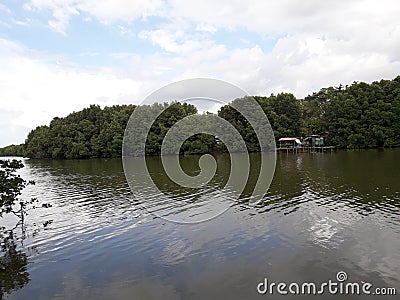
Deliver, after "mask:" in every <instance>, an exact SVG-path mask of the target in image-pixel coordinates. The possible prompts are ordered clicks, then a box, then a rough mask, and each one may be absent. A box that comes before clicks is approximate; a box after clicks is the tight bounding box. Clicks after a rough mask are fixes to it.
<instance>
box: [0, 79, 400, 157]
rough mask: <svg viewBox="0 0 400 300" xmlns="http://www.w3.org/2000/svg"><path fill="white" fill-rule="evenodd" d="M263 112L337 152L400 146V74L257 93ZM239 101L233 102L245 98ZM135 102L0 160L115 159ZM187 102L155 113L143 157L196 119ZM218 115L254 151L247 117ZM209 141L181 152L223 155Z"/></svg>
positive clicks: (94, 113) (194, 141)
mask: <svg viewBox="0 0 400 300" xmlns="http://www.w3.org/2000/svg"><path fill="white" fill-rule="evenodd" d="M254 99H256V101H257V102H258V103H259V104H260V106H261V107H262V109H263V111H264V112H265V114H266V115H267V117H268V119H269V121H270V123H271V126H272V129H273V131H274V134H275V138H276V139H279V138H281V137H285V136H289V137H305V136H308V135H311V134H324V136H326V139H325V141H326V143H327V144H328V145H333V146H337V147H339V148H370V147H399V146H400V76H398V77H396V78H395V79H393V80H381V81H379V82H378V81H376V82H373V83H371V84H367V83H362V82H361V83H358V82H354V83H353V84H351V85H350V86H342V85H340V86H339V87H329V88H323V89H321V90H320V91H319V92H316V93H313V94H312V95H309V96H307V97H305V98H304V99H297V98H296V97H295V96H294V95H293V94H290V93H280V94H278V95H273V94H272V95H271V96H269V97H265V96H255V97H254ZM245 100H246V99H237V100H235V101H245ZM165 107H166V104H154V105H153V106H147V107H141V109H142V110H143V111H142V112H143V113H145V114H146V113H149V114H151V113H152V112H154V111H156V110H158V109H163V108H165ZM135 109H136V107H135V106H134V105H115V106H111V107H105V108H104V109H101V108H100V107H99V106H98V105H91V106H90V107H89V108H86V109H84V110H82V111H79V112H74V113H72V114H70V115H68V116H67V117H65V118H54V119H53V120H52V121H51V123H50V125H49V126H39V127H37V128H36V129H34V130H32V131H31V132H30V133H29V135H28V137H27V139H26V141H25V144H22V145H11V146H8V147H5V148H2V149H0V156H10V155H18V156H27V157H31V158H53V159H59V158H61V159H63V158H66V159H71V158H90V157H119V156H121V151H122V140H123V136H124V130H125V127H126V124H127V122H128V120H129V117H130V115H131V114H132V112H133V111H134V110H135ZM196 114H197V109H196V107H195V106H193V105H190V104H181V103H179V102H177V103H174V104H173V105H171V106H170V107H168V109H166V110H165V112H164V113H163V114H162V115H160V116H159V117H158V118H157V119H156V121H155V123H154V124H153V126H152V127H151V130H150V133H149V135H148V137H147V142H146V153H147V154H149V155H158V154H160V150H161V145H162V141H163V139H164V136H165V134H166V133H167V131H168V130H169V128H171V127H172V126H173V124H175V123H176V122H177V121H178V120H180V119H183V118H184V117H186V116H189V115H196ZM218 116H220V117H222V118H224V119H226V120H227V121H229V122H230V123H231V124H233V126H234V127H235V128H236V129H237V130H238V132H239V133H240V134H241V135H242V137H243V139H244V140H245V142H246V146H247V148H248V150H249V151H259V150H260V146H259V144H258V140H257V137H256V135H255V132H254V130H253V129H252V127H251V126H250V124H249V123H248V122H247V120H245V119H244V117H243V116H242V115H241V114H240V113H239V112H238V111H236V110H235V109H233V108H232V107H230V106H223V107H222V108H221V109H220V110H219V111H218ZM224 149H225V148H224V146H223V145H220V144H216V141H215V139H214V137H213V136H210V135H207V134H197V135H195V136H193V137H191V138H189V139H188V140H187V141H186V142H185V143H184V144H183V145H182V148H181V153H186V154H193V153H207V152H212V151H224Z"/></svg>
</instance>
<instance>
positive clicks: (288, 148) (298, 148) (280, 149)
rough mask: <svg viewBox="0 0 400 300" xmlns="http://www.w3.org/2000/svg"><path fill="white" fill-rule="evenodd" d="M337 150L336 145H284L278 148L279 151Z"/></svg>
mask: <svg viewBox="0 0 400 300" xmlns="http://www.w3.org/2000/svg"><path fill="white" fill-rule="evenodd" d="M333 150H335V146H322V147H282V148H276V151H277V152H281V151H283V152H294V153H296V152H326V151H333Z"/></svg>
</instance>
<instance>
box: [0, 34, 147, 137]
mask: <svg viewBox="0 0 400 300" xmlns="http://www.w3.org/2000/svg"><path fill="white" fill-rule="evenodd" d="M0 65H1V66H2V68H1V69H0V99H1V113H6V112H12V113H13V114H14V117H13V118H12V120H10V121H9V124H8V125H5V124H2V130H4V131H5V132H8V131H9V130H11V129H12V128H16V127H18V128H24V129H25V130H24V131H25V132H24V136H20V135H18V136H15V137H12V136H9V137H8V138H7V139H5V138H4V136H2V139H4V140H1V141H0V142H1V143H2V144H8V143H20V142H22V141H23V138H24V137H25V136H26V133H27V132H28V131H29V130H30V129H33V128H34V127H36V126H37V125H43V124H48V123H49V121H50V120H51V119H52V118H53V117H55V116H65V115H67V114H68V113H70V112H72V111H77V110H80V109H82V108H84V107H87V106H89V105H90V104H94V103H97V104H101V105H111V104H115V103H117V102H118V101H121V99H126V98H128V97H129V98H130V99H131V102H134V101H135V99H137V97H140V98H139V100H137V102H140V100H141V97H143V95H141V84H140V82H138V81H136V80H132V79H128V78H123V77H121V76H119V75H118V74H116V73H115V72H112V71H111V70H106V69H94V70H89V69H83V68H79V67H74V66H66V65H63V64H62V63H61V64H60V63H57V58H50V59H49V58H48V57H45V56H44V55H42V54H40V53H37V52H33V51H30V50H28V49H26V48H24V47H23V46H21V45H19V44H16V43H13V42H9V41H6V40H0Z"/></svg>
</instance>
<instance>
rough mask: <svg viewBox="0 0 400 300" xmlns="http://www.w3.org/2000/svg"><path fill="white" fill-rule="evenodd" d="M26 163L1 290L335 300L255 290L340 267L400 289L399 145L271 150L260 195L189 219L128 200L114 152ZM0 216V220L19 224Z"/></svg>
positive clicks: (319, 277)
mask: <svg viewBox="0 0 400 300" xmlns="http://www.w3.org/2000/svg"><path fill="white" fill-rule="evenodd" d="M253 156H254V157H253V160H257V155H256V154H254V155H253ZM197 159H198V158H197V157H186V158H183V159H182V161H181V164H182V167H183V168H185V166H186V169H187V171H188V172H190V170H192V171H194V172H195V171H196V170H197V169H198V164H197ZM217 161H218V164H222V169H224V164H229V159H226V157H224V156H221V157H220V158H219V159H217ZM148 162H149V164H150V165H151V164H153V165H157V164H159V163H160V159H159V158H157V157H153V158H149V160H148ZM193 162H195V163H193ZM24 164H25V168H24V169H23V170H21V172H20V173H21V176H22V177H24V178H26V179H29V180H34V181H35V182H36V185H34V186H29V187H28V188H26V189H25V190H24V192H23V195H22V197H23V198H26V199H27V198H31V197H36V198H37V199H38V200H39V202H38V203H37V204H36V206H37V208H36V209H33V210H30V211H29V215H28V216H27V217H26V219H25V222H24V227H23V228H22V227H21V225H19V226H17V227H16V228H15V229H14V230H13V236H12V237H10V238H9V239H8V240H4V241H3V242H2V247H3V252H1V255H3V263H4V264H5V265H6V270H3V271H0V284H1V285H2V286H1V291H2V293H3V295H2V297H4V298H7V299H275V298H279V299H292V298H294V299H298V298H301V299H303V298H305V299H313V298H315V299H321V298H323V299H325V298H326V299H337V298H338V297H339V296H338V295H329V294H328V293H324V294H323V295H318V296H314V297H313V296H292V295H284V296H279V295H278V293H277V292H276V290H275V291H274V293H273V294H272V295H271V294H268V293H267V294H265V295H261V294H259V293H258V292H257V286H258V285H259V283H261V282H264V280H265V278H267V279H268V281H269V282H276V283H279V282H285V283H287V284H290V283H293V282H297V283H299V284H301V283H303V282H315V283H318V284H320V283H322V282H327V281H328V280H334V281H335V280H337V279H336V275H337V273H338V272H346V274H347V276H348V279H347V282H358V283H360V284H361V283H363V282H369V283H371V284H372V285H373V287H374V288H375V287H394V288H396V289H397V293H400V172H399V171H400V150H363V151H336V152H332V153H298V154H293V153H289V154H288V153H279V154H278V156H277V163H276V171H275V176H274V178H273V181H272V184H271V186H270V189H269V191H268V193H267V195H266V196H265V197H264V199H263V201H262V202H261V203H259V204H258V205H257V206H256V207H249V206H248V205H246V204H245V203H240V202H238V203H236V204H235V205H233V206H232V207H231V208H229V209H228V210H227V211H226V212H224V213H223V214H221V215H220V216H218V217H216V218H214V219H211V220H210V221H207V222H200V223H196V224H178V223H172V222H169V221H166V220H164V219H163V218H160V217H158V216H156V215H153V214H151V213H149V212H148V211H147V210H146V209H145V208H144V207H143V206H142V204H143V203H142V202H145V201H141V199H134V198H133V197H132V194H131V191H130V189H129V186H128V184H127V183H126V179H125V176H124V172H123V167H122V162H121V160H120V159H108V160H100V159H91V160H69V161H52V160H24ZM225 169H227V167H226V168H225ZM228 169H229V168H228ZM156 170H157V168H153V172H155V173H154V174H153V175H154V176H153V177H155V178H158V179H157V180H160V181H161V182H163V180H164V176H165V175H163V174H162V173H160V172H158V171H156ZM221 174H222V175H221ZM221 174H220V176H222V177H223V172H222V173H221ZM223 179H224V178H222V179H221V180H222V181H223ZM250 180H253V179H251V178H250ZM163 190H164V191H165V190H166V191H167V192H168V185H164V186H163ZM169 192H170V194H175V195H178V196H179V195H180V194H179V193H178V192H177V190H174V189H172V188H171V190H170V191H169ZM178 196H176V197H178ZM145 198H146V195H143V199H142V200H146V199H145ZM177 200H179V199H177ZM43 204H50V205H51V207H43V206H42V205H43ZM192 207H194V204H193V203H190V202H188V203H187V208H186V209H188V210H190V209H191V208H192ZM0 220H1V222H2V224H1V225H2V226H5V227H6V228H12V227H14V226H15V224H16V221H17V219H16V218H13V217H4V218H3V219H0ZM6 249H8V252H7V253H6V254H5V252H4V251H5V250H6ZM10 249H11V250H10ZM340 297H341V298H344V299H395V298H396V297H395V296H380V297H378V296H376V295H375V296H365V295H347V296H340Z"/></svg>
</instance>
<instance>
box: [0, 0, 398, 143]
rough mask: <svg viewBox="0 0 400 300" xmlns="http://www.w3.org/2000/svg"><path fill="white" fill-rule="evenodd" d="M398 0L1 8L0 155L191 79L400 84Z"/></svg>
mask: <svg viewBox="0 0 400 300" xmlns="http://www.w3.org/2000/svg"><path fill="white" fill-rule="evenodd" d="M399 16H400V4H399V3H398V1H396V0H381V1H377V0H374V1H370V0H352V1H344V0H334V1H333V0H324V1H322V0H321V1H320V0H318V1H317V0H302V1H296V0H291V1H289V0H258V1H257V0H247V1H238V0H202V1H187V0H171V1H163V0H147V1H143V0H142V1H137V0H81V1H77V0H30V1H28V0H23V1H21V0H1V1H0V147H2V146H6V145H9V144H20V143H23V142H24V140H25V138H26V136H27V134H28V133H29V131H30V130H31V129H33V128H35V127H36V126H38V125H48V124H49V122H50V121H51V120H52V119H53V118H54V117H56V116H58V117H63V116H66V115H68V114H69V113H71V112H73V111H78V110H81V109H82V108H84V107H88V106H89V105H90V104H99V105H100V106H102V107H103V106H105V105H113V104H139V103H141V102H142V101H143V99H144V98H145V97H146V96H147V95H149V94H150V93H151V92H153V91H155V90H157V89H158V88H161V87H162V86H164V85H165V84H168V83H171V82H174V81H177V80H182V79H188V78H196V77H210V78H216V79H221V80H225V81H228V82H230V83H233V84H235V85H237V86H239V87H241V88H242V89H244V90H246V91H247V92H248V93H250V94H252V95H270V94H271V93H278V92H291V93H294V95H295V96H296V97H298V98H303V97H305V96H306V95H308V94H310V93H312V92H315V91H318V90H320V89H321V88H323V87H328V86H338V85H339V84H343V85H346V84H351V83H352V82H354V81H365V82H372V81H374V80H380V79H392V78H394V77H396V76H397V75H400V22H399V21H398V20H399Z"/></svg>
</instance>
